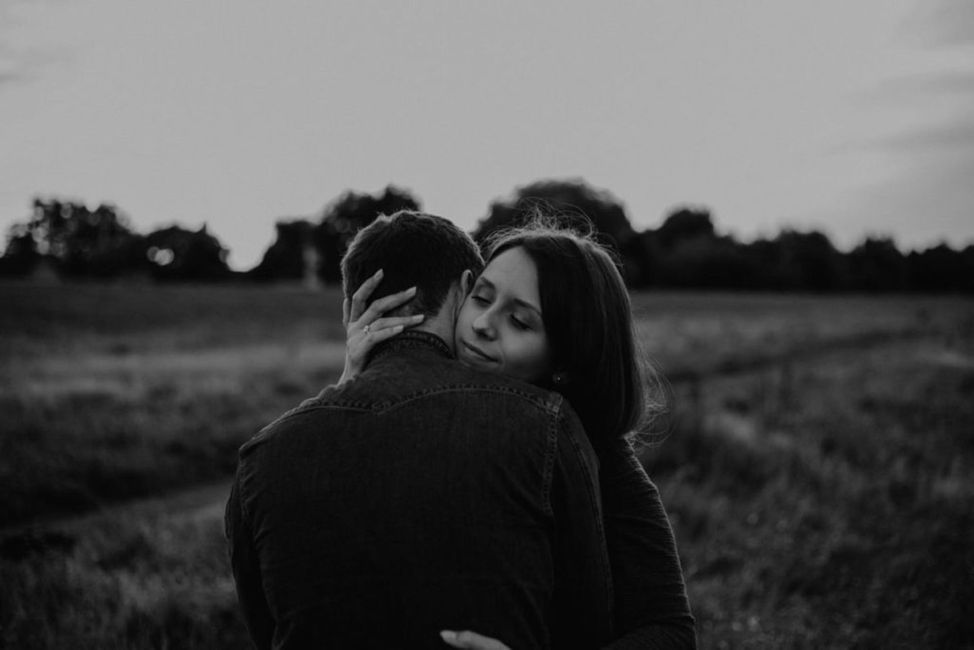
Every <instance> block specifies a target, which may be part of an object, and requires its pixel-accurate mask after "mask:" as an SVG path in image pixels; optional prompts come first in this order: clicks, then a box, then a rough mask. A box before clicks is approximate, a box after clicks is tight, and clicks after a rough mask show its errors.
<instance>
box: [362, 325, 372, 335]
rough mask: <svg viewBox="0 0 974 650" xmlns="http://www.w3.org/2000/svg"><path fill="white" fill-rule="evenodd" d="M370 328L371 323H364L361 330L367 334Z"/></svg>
mask: <svg viewBox="0 0 974 650" xmlns="http://www.w3.org/2000/svg"><path fill="white" fill-rule="evenodd" d="M371 329H372V326H371V325H366V326H365V327H363V328H362V331H363V332H365V333H366V334H368V333H369V330H371Z"/></svg>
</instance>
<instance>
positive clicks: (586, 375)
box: [486, 215, 666, 445]
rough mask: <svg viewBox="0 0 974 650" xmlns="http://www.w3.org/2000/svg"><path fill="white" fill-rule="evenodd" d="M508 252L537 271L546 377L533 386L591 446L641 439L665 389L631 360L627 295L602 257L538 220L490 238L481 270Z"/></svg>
mask: <svg viewBox="0 0 974 650" xmlns="http://www.w3.org/2000/svg"><path fill="white" fill-rule="evenodd" d="M513 248H521V249H523V250H524V251H525V252H526V253H527V254H528V256H530V258H531V259H532V261H534V263H535V265H536V266H537V271H538V291H539V293H540V299H541V312H542V315H543V320H544V326H545V333H546V334H547V336H548V341H549V345H550V346H551V350H552V360H553V369H554V372H553V374H552V376H551V377H550V378H548V379H547V380H546V381H541V382H538V383H539V384H541V385H543V386H544V387H545V388H548V389H551V390H554V391H556V392H559V393H561V394H562V395H563V396H564V397H565V398H566V399H567V400H568V401H569V403H570V404H571V405H572V407H573V408H574V409H575V411H576V413H578V416H579V418H580V419H581V421H582V425H583V426H584V427H585V431H586V433H587V434H588V436H589V439H590V440H591V441H592V443H593V444H596V445H597V444H598V443H599V442H600V441H602V440H608V439H613V438H617V437H622V436H626V435H628V434H632V433H635V434H637V435H638V436H639V437H640V438H643V439H645V438H646V437H647V435H648V434H650V433H651V429H652V428H653V423H654V421H655V420H656V418H657V416H659V415H660V414H661V413H663V412H664V411H665V403H666V399H665V386H664V385H663V384H662V381H661V379H660V378H659V376H658V374H657V373H656V372H655V371H653V370H652V368H651V367H649V365H648V361H647V360H645V359H644V358H643V357H642V355H641V354H640V353H639V349H638V348H639V346H638V342H637V340H636V337H635V333H634V328H633V318H632V306H631V304H630V300H629V292H628V291H627V289H626V285H625V282H624V281H623V278H622V275H621V274H620V272H619V268H618V266H617V263H616V261H615V259H614V258H613V256H612V254H611V253H610V252H609V249H607V248H606V247H604V246H602V245H601V244H599V243H598V242H596V241H595V239H594V238H593V236H592V235H591V233H584V232H578V231H577V230H575V229H569V228H566V227H564V226H559V225H557V224H556V223H555V222H554V221H553V220H552V219H551V218H545V217H541V216H538V215H535V217H534V219H533V220H532V221H531V222H530V223H528V224H527V225H526V226H522V227H518V228H513V229H507V230H503V231H500V232H497V233H494V234H493V235H492V236H491V237H490V238H489V239H488V241H487V243H486V250H487V262H488V264H489V263H490V260H492V259H493V258H495V257H496V256H497V255H499V254H501V253H503V252H504V251H507V250H510V249H513Z"/></svg>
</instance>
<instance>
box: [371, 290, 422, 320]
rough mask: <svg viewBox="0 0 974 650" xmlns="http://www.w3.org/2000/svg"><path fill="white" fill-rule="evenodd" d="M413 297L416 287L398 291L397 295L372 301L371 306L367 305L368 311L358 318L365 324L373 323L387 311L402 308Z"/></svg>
mask: <svg viewBox="0 0 974 650" xmlns="http://www.w3.org/2000/svg"><path fill="white" fill-rule="evenodd" d="M415 295H416V287H409V288H408V289H406V290H405V291H400V292H399V293H393V294H390V295H388V296H383V297H382V298H379V299H378V300H373V301H372V304H371V305H369V307H368V309H366V310H365V312H364V313H363V314H362V315H361V316H360V317H359V318H360V319H364V320H365V322H367V323H368V322H370V321H373V320H375V319H377V318H379V317H380V316H382V315H383V314H384V313H386V312H387V311H391V310H393V309H396V308H397V307H402V306H403V305H405V304H406V303H407V302H409V301H410V300H412V299H413V297H414V296H415Z"/></svg>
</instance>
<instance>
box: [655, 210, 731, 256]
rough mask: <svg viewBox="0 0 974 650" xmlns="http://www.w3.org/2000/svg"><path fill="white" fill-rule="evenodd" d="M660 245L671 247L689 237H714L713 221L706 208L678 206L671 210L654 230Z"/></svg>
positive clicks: (666, 247) (664, 247) (665, 247)
mask: <svg viewBox="0 0 974 650" xmlns="http://www.w3.org/2000/svg"><path fill="white" fill-rule="evenodd" d="M656 235H657V237H658V239H659V244H660V246H661V247H662V248H663V249H664V250H666V249H672V248H673V247H674V246H676V245H677V244H678V243H680V242H683V241H687V240H690V239H700V238H703V239H714V238H716V236H717V235H716V233H715V231H714V223H713V221H712V219H711V217H710V210H708V209H706V208H692V207H687V206H684V207H680V208H677V209H676V210H674V211H672V212H671V213H670V214H669V216H667V217H666V219H665V220H664V221H663V225H662V226H660V227H659V229H658V230H657V231H656Z"/></svg>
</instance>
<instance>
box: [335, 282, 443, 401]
mask: <svg viewBox="0 0 974 650" xmlns="http://www.w3.org/2000/svg"><path fill="white" fill-rule="evenodd" d="M380 282H382V269H379V270H378V271H376V273H375V275H373V276H372V277H371V278H369V279H368V280H366V281H365V282H363V283H362V286H360V287H359V288H358V289H357V290H356V291H355V293H354V294H352V299H351V301H349V299H348V298H346V299H345V300H343V301H342V323H343V324H344V325H345V369H344V370H343V371H342V376H341V378H340V379H339V380H338V383H339V384H343V383H345V382H346V381H348V380H349V379H352V378H353V377H355V376H356V375H358V374H359V373H360V372H362V370H364V369H365V362H366V361H367V360H368V358H369V352H370V351H371V350H372V348H373V347H375V344H376V343H379V342H381V341H385V340H386V339H388V338H392V337H393V336H395V335H396V334H399V333H400V332H402V331H403V330H404V329H406V328H407V327H412V326H414V325H419V324H420V323H422V322H423V319H424V318H425V316H423V314H417V315H415V316H390V317H388V318H383V317H382V315H383V314H384V313H386V312H387V311H389V310H390V309H395V308H397V307H401V306H403V305H405V304H406V303H407V302H409V301H410V300H412V299H413V296H415V295H416V287H410V288H408V289H406V290H405V291H400V292H399V293H394V294H392V295H389V296H385V297H384V298H379V299H378V300H376V301H374V302H373V303H372V304H371V305H369V306H368V308H366V306H365V305H366V303H367V302H368V299H369V296H371V295H372V292H373V291H375V288H376V287H377V286H379V283H380Z"/></svg>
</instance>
